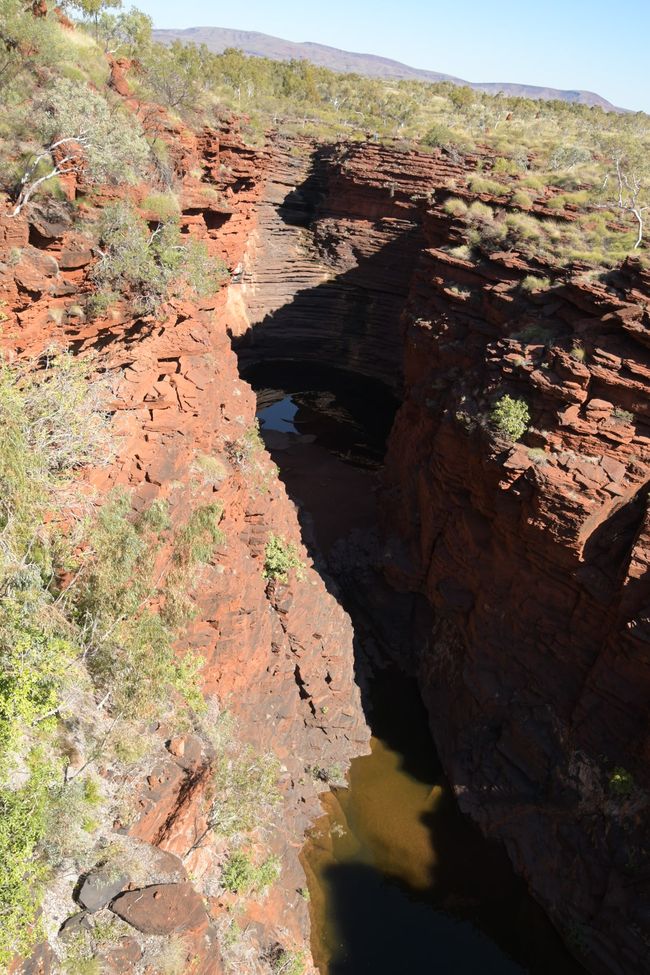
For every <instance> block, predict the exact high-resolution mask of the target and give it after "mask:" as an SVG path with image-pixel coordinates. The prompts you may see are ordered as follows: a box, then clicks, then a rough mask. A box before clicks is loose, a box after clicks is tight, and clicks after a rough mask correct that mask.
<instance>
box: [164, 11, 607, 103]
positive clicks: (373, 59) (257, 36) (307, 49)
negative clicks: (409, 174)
mask: <svg viewBox="0 0 650 975" xmlns="http://www.w3.org/2000/svg"><path fill="white" fill-rule="evenodd" d="M154 37H155V39H156V40H158V41H161V42H162V43H163V44H170V43H171V42H172V41H175V40H179V41H183V42H184V43H188V44H189V43H194V44H205V45H206V46H207V47H208V48H209V50H210V51H214V52H215V54H220V53H221V52H222V51H225V50H226V48H228V47H236V48H238V49H239V50H240V51H243V52H244V54H252V55H255V56H256V57H265V58H271V59H272V60H274V61H289V60H291V59H292V58H296V59H298V60H305V61H310V62H311V63H312V64H315V65H318V66H319V67H321V68H329V69H330V70H331V71H341V72H344V73H355V74H360V75H366V76H368V77H371V78H384V79H385V80H389V79H391V78H394V79H395V80H405V81H429V82H435V81H450V82H451V83H452V84H454V85H467V86H468V87H469V88H474V89H475V90H476V91H486V92H488V93H489V94H492V95H495V94H498V93H499V92H503V94H504V95H512V96H519V97H522V98H539V99H557V100H558V101H563V102H577V103H579V104H582V105H598V106H600V108H602V109H604V110H605V111H608V112H620V111H623V109H620V108H617V107H616V106H615V105H612V103H611V102H608V101H607V99H605V98H603V97H602V96H601V95H598V94H596V93H595V92H593V91H582V90H580V89H576V90H570V91H566V90H563V89H560V88H542V87H540V86H538V85H518V84H513V83H512V82H472V81H464V80H463V79H462V78H456V77H454V76H453V75H449V74H442V73H441V72H439V71H425V70H424V69H420V68H411V67H409V65H407V64H402V63H401V62H400V61H393V60H391V59H390V58H383V57H380V56H379V55H377V54H357V53H355V52H353V51H341V50H339V48H336V47H328V46H327V45H326V44H316V43H314V42H311V41H306V42H303V43H297V42H296V41H285V40H283V39H282V38H281V37H272V36H271V35H270V34H261V33H259V32H258V31H247V30H231V29H229V28H227V27H188V28H187V29H185V30H155V31H154Z"/></svg>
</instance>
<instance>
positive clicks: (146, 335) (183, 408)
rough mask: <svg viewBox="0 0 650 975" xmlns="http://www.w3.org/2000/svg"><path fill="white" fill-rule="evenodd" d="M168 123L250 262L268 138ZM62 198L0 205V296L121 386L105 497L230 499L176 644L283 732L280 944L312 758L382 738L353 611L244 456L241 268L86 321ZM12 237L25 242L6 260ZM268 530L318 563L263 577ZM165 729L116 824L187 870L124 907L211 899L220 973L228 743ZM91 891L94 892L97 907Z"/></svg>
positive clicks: (42, 958) (217, 690) (184, 177)
mask: <svg viewBox="0 0 650 975" xmlns="http://www.w3.org/2000/svg"><path fill="white" fill-rule="evenodd" d="M166 138H168V139H169V142H170V146H171V149H172V155H173V159H174V165H175V167H176V173H177V176H178V178H179V180H181V184H182V191H181V199H182V206H183V215H182V217H181V221H182V224H183V225H184V227H185V228H186V229H187V230H188V231H189V232H191V233H192V234H193V235H194V236H195V237H197V238H199V239H202V240H204V241H205V242H206V244H207V245H208V247H209V249H210V251H211V253H212V254H214V255H215V256H219V257H221V258H222V259H223V260H225V261H226V263H227V264H228V266H229V267H230V268H231V269H233V270H234V269H236V268H237V267H238V265H239V264H240V263H241V260H242V258H243V249H244V245H245V244H246V242H247V240H248V238H249V235H250V232H251V227H252V225H253V219H254V218H253V213H252V204H253V202H254V201H255V199H256V197H257V195H258V193H259V187H260V182H261V180H262V179H263V176H264V173H265V168H264V167H265V155H264V152H256V151H255V150H251V149H248V148H246V147H245V146H244V145H243V143H242V141H241V138H240V136H239V135H238V133H237V131H236V129H234V128H233V129H229V128H228V127H225V128H223V129H222V130H220V131H216V130H211V131H205V132H203V133H200V134H199V135H198V136H196V135H195V134H193V133H190V132H188V131H187V130H184V129H183V130H178V131H175V130H173V128H172V127H171V123H170V128H169V130H168V131H167V133H166ZM190 173H193V174H194V175H190ZM197 173H201V174H202V177H201V178H199V176H198V175H197ZM136 202H137V199H136ZM66 215H67V211H66V207H65V205H54V206H51V207H50V208H49V209H44V208H42V207H34V208H32V210H31V213H30V210H29V208H26V210H25V212H24V215H23V217H21V218H20V219H19V220H12V219H11V218H4V219H3V220H1V221H0V239H3V240H4V245H5V249H4V250H3V255H2V256H3V258H4V262H3V264H2V265H1V266H0V299H1V300H3V302H4V304H3V305H2V308H3V311H4V313H5V314H6V316H7V319H6V321H4V323H3V338H2V343H3V346H4V348H7V349H10V350H11V351H12V352H13V353H15V352H18V353H20V354H24V355H37V354H39V353H40V352H41V351H42V350H43V349H44V348H46V347H47V346H48V345H51V344H52V343H58V344H59V345H61V346H63V347H71V348H73V349H74V350H75V352H76V353H77V354H78V355H80V356H86V355H90V354H92V355H93V356H95V359H94V361H95V364H96V368H97V370H98V371H101V373H102V374H103V376H104V377H105V378H106V380H107V383H108V385H109V386H110V395H111V409H112V410H113V413H114V425H113V429H114V434H115V442H116V444H117V453H118V455H117V457H116V458H115V461H114V462H113V463H111V464H110V465H109V466H108V467H106V468H104V469H102V470H98V471H95V472H93V473H92V475H91V480H92V482H93V485H94V487H95V488H96V489H98V491H99V493H100V497H101V496H105V495H106V494H107V493H108V492H109V491H111V490H112V489H113V488H114V487H116V486H122V487H126V488H128V489H129V490H130V492H131V496H132V498H133V503H134V505H135V507H136V509H140V508H144V507H146V506H148V505H149V504H150V503H151V502H152V501H154V500H156V499H160V500H165V501H166V502H167V503H168V504H169V510H170V517H171V520H172V524H173V525H175V526H180V525H183V524H184V523H185V522H186V520H187V517H188V515H189V513H190V512H191V511H192V510H194V509H196V507H197V506H200V505H205V504H211V503H215V502H216V503H218V504H219V505H222V506H223V512H224V514H223V518H222V522H221V525H220V527H221V529H222V531H223V532H224V535H225V538H226V542H225V543H224V544H223V545H222V546H220V547H219V548H218V549H217V551H216V552H215V555H214V557H213V559H212V560H211V562H210V564H208V565H206V566H205V567H204V568H203V569H202V571H201V573H200V574H199V575H198V576H197V579H196V585H195V588H194V590H193V592H192V593H191V594H190V595H191V596H192V597H193V599H194V600H195V602H196V605H197V608H198V612H197V614H196V617H195V619H194V620H193V622H192V625H191V627H190V629H189V631H188V632H187V633H185V634H184V635H183V639H182V640H181V641H180V643H179V647H178V650H179V653H181V654H182V653H184V652H186V651H187V650H189V649H192V650H196V651H199V652H200V653H201V654H202V656H203V658H204V659H205V661H206V666H205V668H204V670H203V674H202V678H203V685H204V691H205V694H206V696H207V698H208V699H210V698H213V697H215V696H217V697H218V700H219V702H220V706H221V707H222V708H225V709H228V710H229V711H231V712H232V713H233V714H234V715H235V716H236V717H237V719H238V722H239V733H240V734H241V736H242V738H243V740H245V741H249V742H251V743H252V744H253V745H254V746H256V747H259V748H261V749H264V750H267V749H271V750H272V751H273V752H274V753H275V754H276V755H277V756H278V758H279V760H280V765H281V770H282V772H281V790H282V793H283V806H282V815H281V820H280V822H279V823H278V826H277V829H276V830H275V831H274V833H273V834H272V835H271V837H270V846H271V848H272V850H273V852H275V853H277V854H278V855H279V856H280V858H281V861H282V865H283V871H282V877H281V880H280V881H279V883H278V885H277V886H276V890H275V891H274V893H273V895H272V896H271V897H269V898H268V900H267V902H266V903H265V906H264V911H263V913H262V915H261V916H260V917H256V931H257V932H258V940H259V945H260V950H263V949H264V948H265V947H266V946H268V945H273V944H275V943H277V941H278V938H279V937H280V931H282V932H283V934H282V936H283V937H284V936H289V937H290V938H291V939H292V940H293V941H294V942H295V943H298V944H301V943H303V942H304V941H305V939H306V938H307V936H308V906H307V904H306V902H305V900H304V899H303V898H301V897H300V896H299V894H298V893H297V891H298V890H299V889H300V888H301V887H302V886H303V885H304V874H303V872H302V868H301V866H300V863H299V860H298V855H299V851H300V847H301V845H302V838H303V835H304V830H305V828H306V827H307V826H308V825H309V824H310V823H311V822H312V821H313V820H314V819H315V818H316V817H317V815H318V814H319V811H320V806H319V803H318V798H317V792H318V788H321V789H322V788H323V786H322V784H320V783H316V782H315V781H314V779H313V777H312V776H311V774H310V772H309V769H310V768H312V767H316V766H317V767H329V766H333V765H339V766H345V765H346V763H347V762H348V761H349V759H350V758H351V757H352V756H354V755H355V754H357V753H359V751H363V750H364V749H365V748H366V744H367V740H368V735H369V732H368V729H367V726H366V724H365V720H364V717H363V714H362V711H361V706H360V699H359V693H358V689H357V688H356V685H355V683H354V675H353V653H352V639H353V634H352V628H351V624H350V621H349V618H348V617H347V615H346V614H345V613H344V611H343V610H342V609H341V607H340V606H339V604H338V602H337V600H336V598H335V597H334V596H333V595H331V594H330V593H329V592H328V591H327V589H326V586H325V583H324V582H323V581H322V580H321V578H320V576H319V575H318V574H317V573H316V572H315V571H314V570H313V568H312V567H311V564H310V562H309V559H308V556H307V554H306V552H305V551H304V549H302V547H301V540H300V528H299V525H298V521H297V517H296V512H295V509H294V506H293V504H292V502H290V501H289V499H288V497H287V495H286V492H285V490H284V487H283V486H282V484H281V483H280V482H279V481H278V480H277V478H276V476H275V469H274V467H273V465H272V464H271V462H270V459H269V457H268V455H267V454H266V452H265V451H264V450H263V448H262V447H261V446H260V447H259V448H255V454H254V457H253V456H251V457H248V456H246V457H244V458H243V459H242V458H241V457H240V456H239V455H238V454H237V451H236V450H233V446H232V445H233V444H237V443H240V442H241V441H242V439H243V438H245V437H246V435H247V434H248V433H250V431H251V430H252V429H253V425H254V417H255V409H256V403H255V396H254V394H253V392H252V391H251V389H250V387H249V386H248V385H247V384H246V383H244V382H242V381H241V379H240V378H239V373H238V364H237V359H236V357H235V355H234V353H233V351H232V349H231V343H230V339H229V333H230V332H236V331H238V330H239V331H241V329H242V327H245V321H244V320H243V317H242V316H243V311H242V309H243V305H242V303H241V300H240V297H239V294H238V292H239V290H240V288H241V285H240V284H238V283H237V278H236V276H235V281H234V283H233V284H232V285H231V286H230V287H229V288H226V289H223V290H222V291H221V292H220V293H219V294H218V295H215V296H213V297H211V298H210V299H207V300H205V301H203V302H201V303H199V304H187V303H182V302H172V303H170V304H169V305H168V306H167V307H166V308H165V310H164V313H163V314H162V316H161V317H160V318H159V319H157V320H153V319H134V317H133V315H132V313H131V312H130V310H129V307H128V305H126V304H118V305H116V306H115V307H114V308H113V309H112V310H111V311H110V313H109V314H108V315H107V317H106V318H105V319H98V320H94V321H90V320H87V319H86V316H85V313H84V308H83V295H84V293H86V292H87V291H88V290H89V288H90V286H89V283H88V273H89V271H90V269H91V267H92V262H93V261H94V254H93V253H92V251H91V250H90V249H89V246H88V244H87V242H85V240H84V239H82V238H80V237H79V235H78V234H76V233H75V232H72V231H71V230H70V228H69V220H68V219H66ZM30 241H32V243H30ZM12 247H14V248H16V249H17V250H16V253H15V254H14V255H13V257H11V258H10V259H8V260H7V259H6V258H7V257H10V254H9V253H8V251H10V249H11V248H12ZM271 532H274V533H275V534H277V535H282V536H283V537H284V538H286V539H287V540H292V541H294V542H295V543H296V544H297V545H298V546H299V548H300V550H301V554H302V557H303V559H304V561H305V565H306V572H305V577H304V579H303V580H302V581H299V580H297V579H296V578H294V579H292V581H291V582H289V583H287V584H279V583H277V584H275V585H270V584H269V583H268V581H267V580H266V579H265V578H264V576H263V563H264V548H265V545H266V542H267V540H268V537H269V534H270V533H271ZM167 556H169V553H167ZM164 557H165V553H161V558H164ZM159 735H160V737H161V739H162V741H166V747H165V749H164V752H163V753H162V754H161V757H159V758H157V759H156V760H155V764H152V766H151V768H150V769H149V770H148V772H147V774H146V775H145V776H144V777H143V778H142V780H141V781H135V782H133V783H131V784H130V787H129V792H130V797H129V798H130V815H129V819H128V822H120V821H118V822H116V824H115V826H116V829H117V830H118V831H119V832H121V833H124V832H125V831H126V832H128V834H129V835H130V836H131V837H132V838H133V840H134V841H137V840H141V841H144V842H145V843H146V844H151V845H152V846H153V847H154V848H155V849H160V850H161V851H166V854H173V855H174V857H177V858H179V862H180V861H182V864H181V871H182V874H181V875H179V876H174V877H168V878H167V879H165V878H162V880H158V881H157V886H156V885H155V884H154V886H149V887H147V888H145V889H144V890H141V889H135V890H127V891H126V892H124V893H121V894H120V895H119V896H118V897H116V898H115V900H114V901H113V902H112V904H113V908H114V910H115V912H116V913H118V914H119V915H120V916H121V917H123V918H126V920H127V922H128V923H129V925H131V926H132V927H134V929H137V930H138V931H140V932H143V931H145V928H146V930H148V931H152V932H153V931H155V932H158V933H164V932H167V931H168V929H169V930H172V928H173V930H174V931H176V930H177V929H178V930H180V928H178V925H177V921H178V923H179V924H181V923H182V924H185V921H182V922H181V915H182V916H183V917H186V916H189V914H192V916H194V913H196V912H198V913H201V912H202V913H201V918H202V921H201V924H199V925H195V926H194V927H192V939H191V948H192V958H193V959H194V965H195V967H194V968H193V969H192V970H193V971H197V972H199V971H200V972H204V973H205V975H208V973H214V975H216V973H218V972H220V971H221V963H220V961H219V953H218V950H217V948H216V941H215V937H216V936H215V932H214V929H213V926H212V918H215V917H218V915H219V913H220V912H221V911H222V910H223V905H222V904H221V903H220V902H219V901H218V899H214V898H212V899H210V895H205V891H206V890H210V889H211V878H212V877H213V875H214V873H215V869H216V864H217V863H218V858H219V856H220V855H221V856H222V855H223V854H222V852H221V853H220V852H219V851H218V850H217V848H216V843H215V840H214V838H213V836H212V834H211V833H210V831H208V832H207V833H206V825H207V820H206V815H207V811H208V809H209V806H210V803H211V801H212V799H213V798H214V787H213V784H212V778H213V777H212V763H213V761H214V758H215V753H214V750H211V749H210V747H208V746H207V745H206V743H205V742H203V741H200V740H198V739H197V738H194V737H193V736H191V735H185V736H176V737H171V738H170V739H168V737H167V731H166V729H165V728H164V727H162V726H161V727H160V729H159ZM90 867H92V862H89V864H88V868H90ZM185 868H187V870H188V871H190V872H191V874H192V876H193V878H194V881H193V883H192V884H190V883H188V882H187V880H186V879H185V878H186V874H185ZM154 873H155V871H154ZM120 886H122V883H121V878H120ZM131 886H133V885H131ZM212 886H213V885H212ZM84 891H85V892H86V893H88V892H89V891H88V889H86V888H84V887H82V892H81V895H80V900H82V898H83V897H85V893H84ZM105 894H106V891H102V898H101V899H102V901H104V900H105V897H104V895H105ZM114 894H115V891H110V892H109V893H108V895H107V896H113V895H114ZM91 899H92V898H91ZM95 901H96V899H95V900H93V902H92V904H90V905H88V906H90V907H91V909H94V908H95V907H96V906H97V907H99V906H100V905H97V904H96V903H95ZM190 902H191V903H190ZM188 904H189V907H188ZM143 905H144V907H143ZM101 906H102V907H103V903H102V905H101ZM145 908H146V909H145ZM208 908H209V910H210V916H208V914H207V913H206V911H207V909H208ZM143 911H144V914H146V920H143V919H142V918H143V917H144V914H143V913H142V912H143ZM141 915H142V916H141ZM197 917H198V914H197ZM136 922H137V923H136ZM172 922H173V923H172ZM183 930H184V929H183ZM141 956H142V952H141V950H140V949H139V948H138V939H137V936H135V941H133V939H126V941H125V942H124V944H123V946H122V947H121V948H120V950H119V951H118V952H117V954H116V953H115V952H113V953H112V954H111V955H110V957H108V960H105V961H106V964H107V966H108V968H109V970H114V971H119V972H121V973H128V972H129V971H133V970H134V969H135V967H136V966H137V964H139V959H140V958H141ZM25 964H26V965H27V967H26V968H24V971H43V972H46V971H49V970H50V968H51V964H52V954H51V951H50V950H49V948H46V947H45V948H42V949H39V952H38V953H37V955H35V956H34V959H33V960H30V961H29V962H28V963H25ZM30 966H31V967H30ZM35 966H36V967H35Z"/></svg>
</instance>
